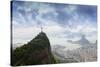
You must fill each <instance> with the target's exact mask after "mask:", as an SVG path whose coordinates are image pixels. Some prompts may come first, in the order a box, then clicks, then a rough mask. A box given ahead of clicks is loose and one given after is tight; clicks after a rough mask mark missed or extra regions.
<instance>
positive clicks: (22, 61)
mask: <svg viewBox="0 0 100 67" xmlns="http://www.w3.org/2000/svg"><path fill="white" fill-rule="evenodd" d="M55 63H57V61H56V60H55V58H54V56H53V55H52V53H51V46H50V42H49V39H48V38H47V36H46V34H45V33H44V32H40V33H39V34H38V35H37V36H36V37H35V38H34V39H32V40H31V41H30V42H28V43H27V44H24V45H23V46H21V47H18V48H16V49H15V50H12V54H11V65H12V66H20V65H38V64H55Z"/></svg>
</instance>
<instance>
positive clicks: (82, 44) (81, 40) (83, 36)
mask: <svg viewBox="0 0 100 67" xmlns="http://www.w3.org/2000/svg"><path fill="white" fill-rule="evenodd" d="M68 42H70V43H72V44H80V45H81V46H82V47H85V46H86V47H87V46H88V45H89V46H90V45H91V44H92V43H90V42H89V41H88V40H87V39H86V37H85V35H82V37H81V39H80V40H78V41H72V40H68Z"/></svg>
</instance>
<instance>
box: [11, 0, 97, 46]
mask: <svg viewBox="0 0 100 67" xmlns="http://www.w3.org/2000/svg"><path fill="white" fill-rule="evenodd" d="M11 7H12V24H13V44H16V43H27V42H28V41H30V40H31V39H32V38H34V37H35V36H36V35H37V34H38V33H39V32H40V27H41V26H42V27H43V31H44V32H45V33H46V34H47V36H48V37H49V39H50V42H51V45H56V44H60V45H66V46H69V47H72V46H73V47H72V48H75V47H76V48H77V47H79V45H77V46H76V45H71V44H69V43H68V42H67V40H69V39H70V40H74V41H75V40H78V39H80V38H81V36H82V35H83V34H84V35H86V38H87V39H88V40H89V41H90V42H95V41H96V40H97V6H93V5H72V4H57V3H40V2H31V1H29V2H28V1H12V5H11Z"/></svg>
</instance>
